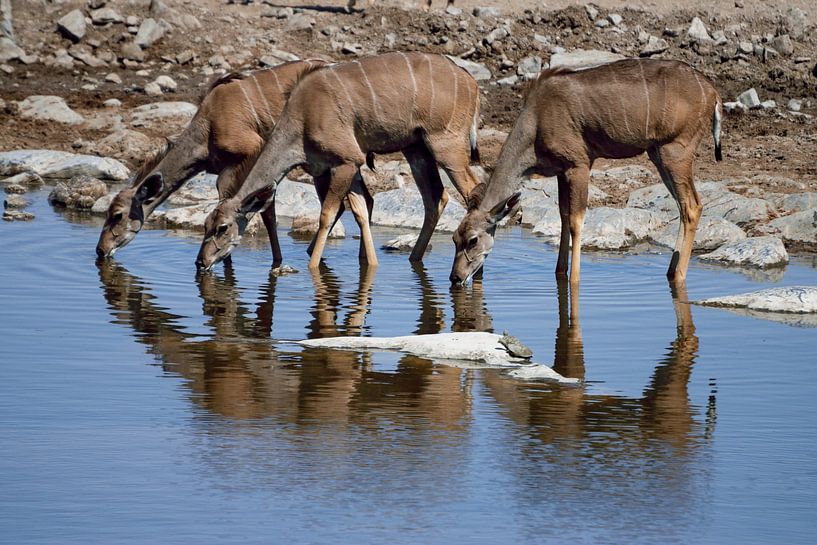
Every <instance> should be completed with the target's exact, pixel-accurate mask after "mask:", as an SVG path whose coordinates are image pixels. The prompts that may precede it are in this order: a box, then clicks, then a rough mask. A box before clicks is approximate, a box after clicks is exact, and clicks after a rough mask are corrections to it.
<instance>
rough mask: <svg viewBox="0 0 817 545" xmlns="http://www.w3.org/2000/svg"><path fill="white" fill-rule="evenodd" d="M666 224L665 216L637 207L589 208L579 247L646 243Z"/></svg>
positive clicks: (612, 246) (609, 248)
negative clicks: (645, 241)
mask: <svg viewBox="0 0 817 545" xmlns="http://www.w3.org/2000/svg"><path fill="white" fill-rule="evenodd" d="M666 222H667V218H666V217H665V216H662V215H659V214H656V213H654V212H650V211H648V210H641V209H638V208H624V209H620V208H608V207H602V208H591V209H589V210H588V211H587V217H586V218H585V220H584V227H583V229H582V248H594V249H600V250H618V249H622V248H629V247H631V246H633V245H635V244H636V243H638V242H641V241H643V240H646V239H647V238H648V237H649V235H650V233H653V232H655V231H656V230H658V229H660V228H661V227H663V226H664V225H665V224H666Z"/></svg>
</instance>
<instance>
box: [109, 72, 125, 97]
mask: <svg viewBox="0 0 817 545" xmlns="http://www.w3.org/2000/svg"><path fill="white" fill-rule="evenodd" d="M105 81H107V82H110V83H114V84H116V85H122V78H121V77H119V74H117V73H116V72H111V73H109V74H107V75H106V76H105ZM119 104H122V103H121V102H120V103H119Z"/></svg>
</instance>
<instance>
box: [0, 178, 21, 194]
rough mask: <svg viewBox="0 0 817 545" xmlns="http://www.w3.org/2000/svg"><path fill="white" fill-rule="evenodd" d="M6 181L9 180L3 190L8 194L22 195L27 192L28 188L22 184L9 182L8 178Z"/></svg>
mask: <svg viewBox="0 0 817 545" xmlns="http://www.w3.org/2000/svg"><path fill="white" fill-rule="evenodd" d="M6 182H7V183H6V187H4V188H3V190H4V191H5V192H6V194H7V195H22V194H23V193H25V192H26V188H25V187H23V186H22V185H20V184H15V183H8V180H6Z"/></svg>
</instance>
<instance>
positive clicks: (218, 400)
mask: <svg viewBox="0 0 817 545" xmlns="http://www.w3.org/2000/svg"><path fill="white" fill-rule="evenodd" d="M44 195H45V193H38V194H36V195H34V198H35V199H36V202H35V204H34V206H33V207H32V211H33V212H35V213H36V214H37V219H36V221H35V222H34V223H33V224H19V223H12V224H8V223H5V222H4V223H2V224H0V297H1V299H0V301H2V304H1V305H0V451H2V453H3V455H2V456H0V478H1V479H2V480H1V481H0V482H2V485H0V542H1V543H9V544H21V543H26V544H41V543H49V544H51V543H54V544H67V543H83V544H84V543H106V544H116V543H191V542H198V543H332V544H336V543H355V544H357V543H396V544H400V543H464V542H468V543H543V542H553V543H564V542H572V543H655V542H661V543H813V542H814V541H815V539H817V530H816V528H815V527H816V526H817V523H815V519H814V506H815V505H817V468H816V467H815V462H814V460H815V459H817V425H815V401H814V400H815V398H817V366H815V365H814V364H815V362H816V361H817V360H815V348H817V340H816V339H817V337H815V331H814V330H813V329H807V328H796V327H791V326H787V325H783V324H778V323H774V322H769V321H763V320H757V319H753V318H749V317H744V316H739V315H736V314H734V313H731V312H728V311H724V310H719V309H712V308H703V307H690V306H688V305H683V304H674V303H673V299H672V294H671V293H670V289H669V287H668V285H667V283H666V281H665V279H664V276H663V274H664V270H665V268H666V265H667V263H668V256H667V255H666V254H664V255H656V254H652V253H642V254H639V255H631V256H622V255H615V254H612V255H606V254H593V253H585V256H584V260H583V264H582V265H583V268H582V289H581V293H580V296H578V297H575V296H574V297H573V298H572V299H571V297H570V296H569V294H568V293H567V292H566V291H565V290H561V289H559V287H557V285H556V283H555V282H554V279H553V274H552V271H553V269H554V266H555V251H554V249H553V248H551V247H549V246H546V245H544V244H542V243H540V242H538V241H537V240H536V239H535V238H534V237H531V236H530V235H529V234H527V233H525V232H522V231H520V230H519V229H515V230H512V231H504V232H500V234H499V235H498V239H499V240H498V242H497V245H496V248H495V251H494V253H493V255H492V256H491V258H490V259H489V262H488V265H487V270H486V275H485V280H484V282H483V283H481V284H479V283H478V284H476V285H475V286H474V287H473V288H470V289H467V290H450V289H449V287H448V281H447V277H448V272H449V267H450V259H451V255H452V252H453V245H452V243H451V242H450V237H449V236H447V235H440V236H437V237H435V238H434V239H433V241H432V244H433V249H432V251H431V253H430V254H429V255H428V257H427V259H426V261H425V266H424V268H416V269H412V267H411V266H410V265H409V263H408V260H407V257H406V256H405V255H404V254H385V253H381V256H380V258H381V266H380V267H379V269H378V270H377V272H376V273H375V274H373V275H371V274H366V273H363V274H361V272H360V268H359V266H358V263H357V249H356V246H357V240H352V239H349V240H346V241H342V242H334V243H331V244H330V246H329V247H328V248H327V251H326V253H325V258H326V262H327V264H328V265H329V267H330V268H329V269H325V270H324V271H322V274H321V275H315V276H313V275H310V274H309V272H307V269H306V255H305V248H306V243H305V242H302V241H294V240H293V239H291V238H290V237H289V236H288V235H287V234H285V233H284V232H283V231H282V233H281V241H282V244H283V252H284V256H285V261H286V262H287V263H289V264H291V265H293V266H295V267H296V268H298V269H301V272H300V273H298V274H295V275H291V276H284V277H280V278H278V277H274V276H272V277H271V276H270V275H269V256H268V250H266V249H264V248H263V247H262V246H258V247H252V246H249V247H242V248H241V249H239V250H238V251H236V253H235V259H234V266H233V267H232V268H227V269H223V268H222V267H219V268H218V270H217V271H216V273H215V274H212V275H205V276H204V277H201V278H198V279H197V278H196V275H195V270H194V267H193V260H194V258H195V253H196V250H197V242H196V241H195V240H194V239H185V238H181V237H176V236H168V235H167V233H165V232H164V231H146V232H143V233H142V234H140V235H139V237H137V239H136V240H135V241H134V242H133V243H132V244H131V245H130V246H129V247H128V248H127V249H125V250H123V251H122V252H120V253H119V254H118V255H117V261H116V262H114V263H112V264H110V265H106V266H102V267H97V265H96V264H95V263H94V259H93V256H94V244H95V242H96V237H97V234H98V225H97V224H95V223H94V221H88V220H84V221H77V219H76V218H74V219H72V220H71V221H68V219H67V218H66V217H65V216H63V215H61V214H59V213H56V212H55V211H53V210H52V209H51V208H50V207H49V206H48V205H47V204H46V203H45V202H44ZM392 234H394V232H393V231H384V230H375V236H376V242H377V243H378V245H379V243H381V242H382V241H384V240H385V239H386V238H387V237H388V236H389V235H392ZM813 265H814V263H813V260H809V259H806V258H801V259H797V260H795V261H794V262H793V263H792V264H790V265H789V266H788V268H787V269H786V270H785V273H784V274H780V273H778V274H777V275H776V276H775V275H771V276H768V275H766V276H764V275H754V276H747V275H745V274H741V273H739V272H735V271H729V270H724V269H721V268H717V267H706V266H703V265H702V264H699V263H698V262H697V261H693V265H692V267H691V269H690V273H689V278H688V281H687V285H688V287H689V294H688V296H689V298H691V299H700V298H705V297H710V296H715V295H721V294H728V293H738V292H742V291H750V290H755V289H761V288H764V287H768V286H772V285H797V284H812V285H813V284H815V283H817V272H815V269H814V267H813ZM680 295H683V294H680ZM503 329H508V330H510V331H511V332H512V333H513V334H514V335H516V336H518V337H520V338H521V339H522V340H523V341H524V342H525V343H526V344H528V345H529V346H530V347H531V348H532V349H533V351H534V354H535V356H536V359H537V360H538V361H544V362H554V363H555V367H556V369H557V370H558V371H560V372H561V373H563V374H565V375H568V376H575V377H582V378H584V379H585V381H586V385H585V386H584V387H583V388H569V387H559V386H556V385H551V384H546V383H524V382H519V381H516V380H514V379H511V378H510V377H507V376H506V375H505V374H504V373H503V372H501V371H499V370H465V369H457V368H451V367H445V366H442V365H436V364H433V363H432V362H429V361H426V360H423V359H421V358H416V357H410V356H405V355H401V354H394V353H378V352H375V353H355V352H340V351H321V350H300V349H298V348H297V347H295V346H293V345H291V344H286V343H281V342H277V340H285V339H301V338H308V337H319V336H327V335H378V336H381V335H382V336H386V335H405V334H411V333H434V332H441V331H451V330H488V331H496V332H501V331H502V330H503Z"/></svg>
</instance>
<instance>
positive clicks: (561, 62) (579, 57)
mask: <svg viewBox="0 0 817 545" xmlns="http://www.w3.org/2000/svg"><path fill="white" fill-rule="evenodd" d="M624 58H626V57H625V56H624V55H621V54H619V53H612V52H610V51H600V50H598V49H577V50H575V51H571V52H570V53H554V54H553V55H551V56H550V68H560V67H564V68H570V69H573V70H580V69H583V68H592V67H594V66H599V65H602V64H608V63H611V62H615V61H619V60H621V59H624Z"/></svg>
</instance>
